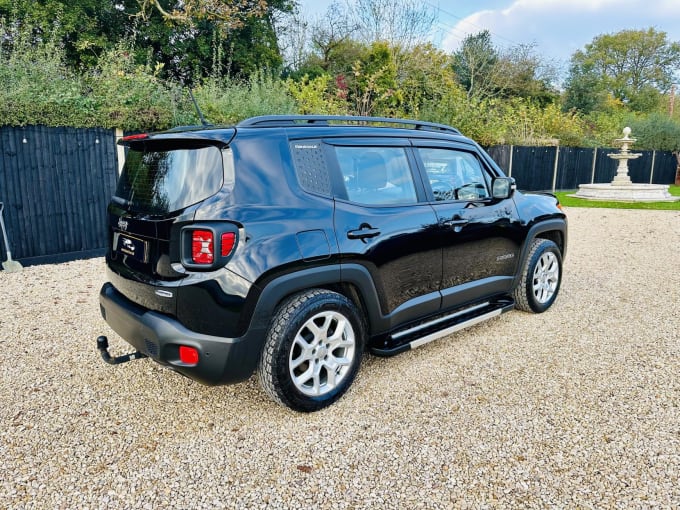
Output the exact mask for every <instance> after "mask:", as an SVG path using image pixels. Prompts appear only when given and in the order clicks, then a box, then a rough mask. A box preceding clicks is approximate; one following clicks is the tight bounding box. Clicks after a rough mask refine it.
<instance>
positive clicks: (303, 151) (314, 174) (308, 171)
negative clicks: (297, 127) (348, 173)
mask: <svg viewBox="0 0 680 510" xmlns="http://www.w3.org/2000/svg"><path fill="white" fill-rule="evenodd" d="M290 148H291V153H292V154H293V163H294V164H295V174H296V175H297V179H298V182H299V183H300V186H302V189H304V190H305V191H309V192H310V193H318V194H320V195H325V196H331V178H330V175H329V173H328V166H327V165H326V158H325V156H324V147H323V144H322V143H321V142H320V141H318V140H299V141H295V142H292V143H291V146H290Z"/></svg>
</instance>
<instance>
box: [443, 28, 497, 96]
mask: <svg viewBox="0 0 680 510" xmlns="http://www.w3.org/2000/svg"><path fill="white" fill-rule="evenodd" d="M499 61H500V59H499V55H498V51H497V50H496V48H495V47H494V46H493V43H492V41H491V33H490V32H489V31H488V30H483V31H482V32H479V33H477V34H474V35H468V36H467V37H465V39H463V43H462V44H461V46H460V49H458V50H457V51H455V52H454V53H453V70H454V72H455V73H456V76H457V77H458V82H459V83H460V84H461V86H462V87H463V88H464V89H465V91H466V92H467V98H468V100H469V99H472V98H478V99H482V98H485V97H490V96H492V95H494V93H495V91H496V90H497V88H498V83H499V79H500V76H499V73H500V71H501V68H500V65H499Z"/></svg>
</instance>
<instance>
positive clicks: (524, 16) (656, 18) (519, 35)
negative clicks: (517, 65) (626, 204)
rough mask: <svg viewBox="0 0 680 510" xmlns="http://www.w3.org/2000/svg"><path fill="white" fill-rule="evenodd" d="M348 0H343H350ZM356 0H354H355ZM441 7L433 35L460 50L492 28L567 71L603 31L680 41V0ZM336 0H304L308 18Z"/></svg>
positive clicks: (442, 2)
mask: <svg viewBox="0 0 680 510" xmlns="http://www.w3.org/2000/svg"><path fill="white" fill-rule="evenodd" d="M344 1H345V0H340V2H344ZM349 1H351V0H349ZM422 2H423V4H424V5H426V6H429V7H431V8H432V9H434V10H435V11H436V12H437V13H438V19H437V22H436V23H435V26H434V28H433V31H432V34H431V37H430V40H431V41H432V42H433V43H434V44H435V45H436V46H437V47H439V48H441V49H443V50H445V51H447V52H452V51H455V50H456V49H457V48H458V47H459V45H460V43H461V41H462V40H463V39H464V38H465V36H466V35H469V34H476V33H478V32H481V31H482V30H489V32H491V35H492V38H493V42H494V44H495V45H496V46H498V47H500V48H508V47H511V46H516V45H518V44H534V45H535V50H536V52H537V53H538V55H540V56H542V57H544V58H546V59H548V60H549V61H551V62H552V63H553V64H554V65H555V66H556V67H557V68H558V69H562V70H563V71H566V69H567V67H568V62H569V59H570V58H571V56H572V55H573V53H574V52H575V51H577V50H580V49H583V48H584V46H585V45H586V44H588V43H590V42H591V41H592V40H593V38H594V37H596V36H598V35H600V34H606V33H616V32H619V31H621V30H627V29H636V30H637V29H646V28H650V27H653V28H655V29H657V30H660V31H664V32H666V33H667V34H668V38H669V39H670V40H671V41H680V1H678V0H422ZM330 3H331V0H300V10H301V12H302V13H304V14H305V16H306V17H307V16H308V15H309V16H308V19H314V16H321V15H323V13H324V12H325V11H326V9H327V7H328V5H329V4H330Z"/></svg>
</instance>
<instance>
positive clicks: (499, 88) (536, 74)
mask: <svg viewBox="0 0 680 510" xmlns="http://www.w3.org/2000/svg"><path fill="white" fill-rule="evenodd" d="M453 69H454V71H455V73H456V76H457V77H458V82H459V83H460V84H461V85H462V87H463V88H464V89H465V90H466V92H467V98H468V100H471V101H481V100H484V99H490V98H495V97H501V98H512V97H521V98H525V99H530V100H533V101H536V102H538V103H539V104H541V105H546V104H549V103H551V102H552V101H554V100H555V99H556V98H557V97H558V95H557V92H556V91H555V89H554V87H553V86H552V82H553V81H554V79H555V76H556V72H555V70H554V68H553V67H552V66H550V65H549V64H547V63H545V62H544V61H543V59H542V58H541V57H540V56H539V55H537V54H536V51H535V47H534V45H530V44H519V45H516V46H514V47H511V48H509V49H508V50H505V51H500V50H498V49H497V48H496V47H495V46H494V45H493V41H492V39H491V34H490V32H489V31H488V30H483V31H482V32H479V33H477V34H473V35H468V36H467V37H466V38H465V39H464V40H463V43H462V44H461V46H460V48H459V49H458V50H457V51H455V52H454V53H453Z"/></svg>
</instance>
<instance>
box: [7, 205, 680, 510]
mask: <svg viewBox="0 0 680 510" xmlns="http://www.w3.org/2000/svg"><path fill="white" fill-rule="evenodd" d="M568 216H569V221H570V240H569V242H570V244H569V252H568V255H567V260H566V263H565V268H564V271H565V278H564V281H563V286H562V290H561V294H560V297H559V298H558V300H557V302H556V304H555V306H553V308H552V309H550V310H549V311H548V312H546V313H544V314H541V315H529V314H525V313H522V312H518V311H514V312H512V313H509V314H505V315H503V316H501V317H499V318H497V319H494V320H492V321H491V322H487V323H484V324H481V325H478V326H476V327H473V328H472V329H468V330H465V331H463V332H461V333H458V334H456V335H454V336H451V337H449V338H446V339H441V340H439V341H437V342H434V343H432V344H428V345H427V346H425V347H423V348H421V349H418V350H415V351H411V352H407V353H405V354H402V355H399V356H397V357H395V358H389V359H381V358H375V357H372V356H367V357H366V358H365V360H364V363H363V365H362V368H361V370H360V372H359V376H358V377H357V380H356V381H355V383H354V385H353V386H352V388H351V389H350V391H349V393H348V394H347V395H346V396H345V397H344V398H342V399H341V400H340V401H339V402H338V403H337V404H335V405H333V406H331V407H330V408H328V409H325V410H323V411H320V412H318V413H314V414H311V415H303V414H297V413H294V412H292V411H289V410H287V409H284V408H282V407H279V406H277V405H275V404H274V403H272V402H270V401H269V400H267V399H266V398H265V397H264V396H263V394H262V393H261V392H260V391H259V389H258V387H257V384H256V381H255V379H254V378H251V380H249V381H248V382H246V383H243V384H240V385H236V386H226V387H216V388H210V387H205V386H201V385H200V384H198V383H195V382H192V381H190V380H188V379H185V378H183V377H180V376H178V375H176V374H174V373H172V372H170V371H168V370H166V369H163V368H161V367H160V366H158V365H156V364H154V363H152V362H150V361H148V360H143V361H135V362H132V363H127V364H125V365H121V366H117V367H110V366H108V365H105V364H104V363H103V362H102V361H101V359H100V357H99V354H98V353H97V351H96V349H95V338H96V337H97V336H98V335H100V334H107V335H108V336H109V339H110V341H111V349H112V351H113V352H114V353H115V354H122V353H123V352H128V348H127V346H126V344H125V343H124V342H123V341H122V340H120V338H118V337H117V336H116V335H115V334H113V333H112V332H111V331H110V330H109V329H108V327H107V326H106V324H105V323H104V322H103V320H102V319H101V318H100V316H99V305H98V300H97V294H98V291H99V287H100V286H101V284H102V283H103V281H104V274H103V273H104V263H103V260H102V259H94V260H86V261H79V262H73V263H68V264H60V265H48V266H39V267H30V268H26V269H25V270H24V271H23V272H21V273H5V272H0V306H1V308H0V507H3V508H4V507H6V508H50V509H52V508H80V507H87V508H162V507H170V506H171V507H173V508H258V507H276V508H296V509H297V508H376V507H385V508H409V509H410V508H420V507H422V508H480V507H481V508H487V507H494V506H497V507H502V508H509V507H516V508H526V507H532V508H536V507H560V508H563V507H569V508H578V507H581V508H631V507H633V508H634V507H642V508H650V507H659V508H679V507H680V479H679V478H680V308H679V306H680V305H679V303H680V213H678V212H664V211H615V210H606V209H570V210H569V211H568Z"/></svg>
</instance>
